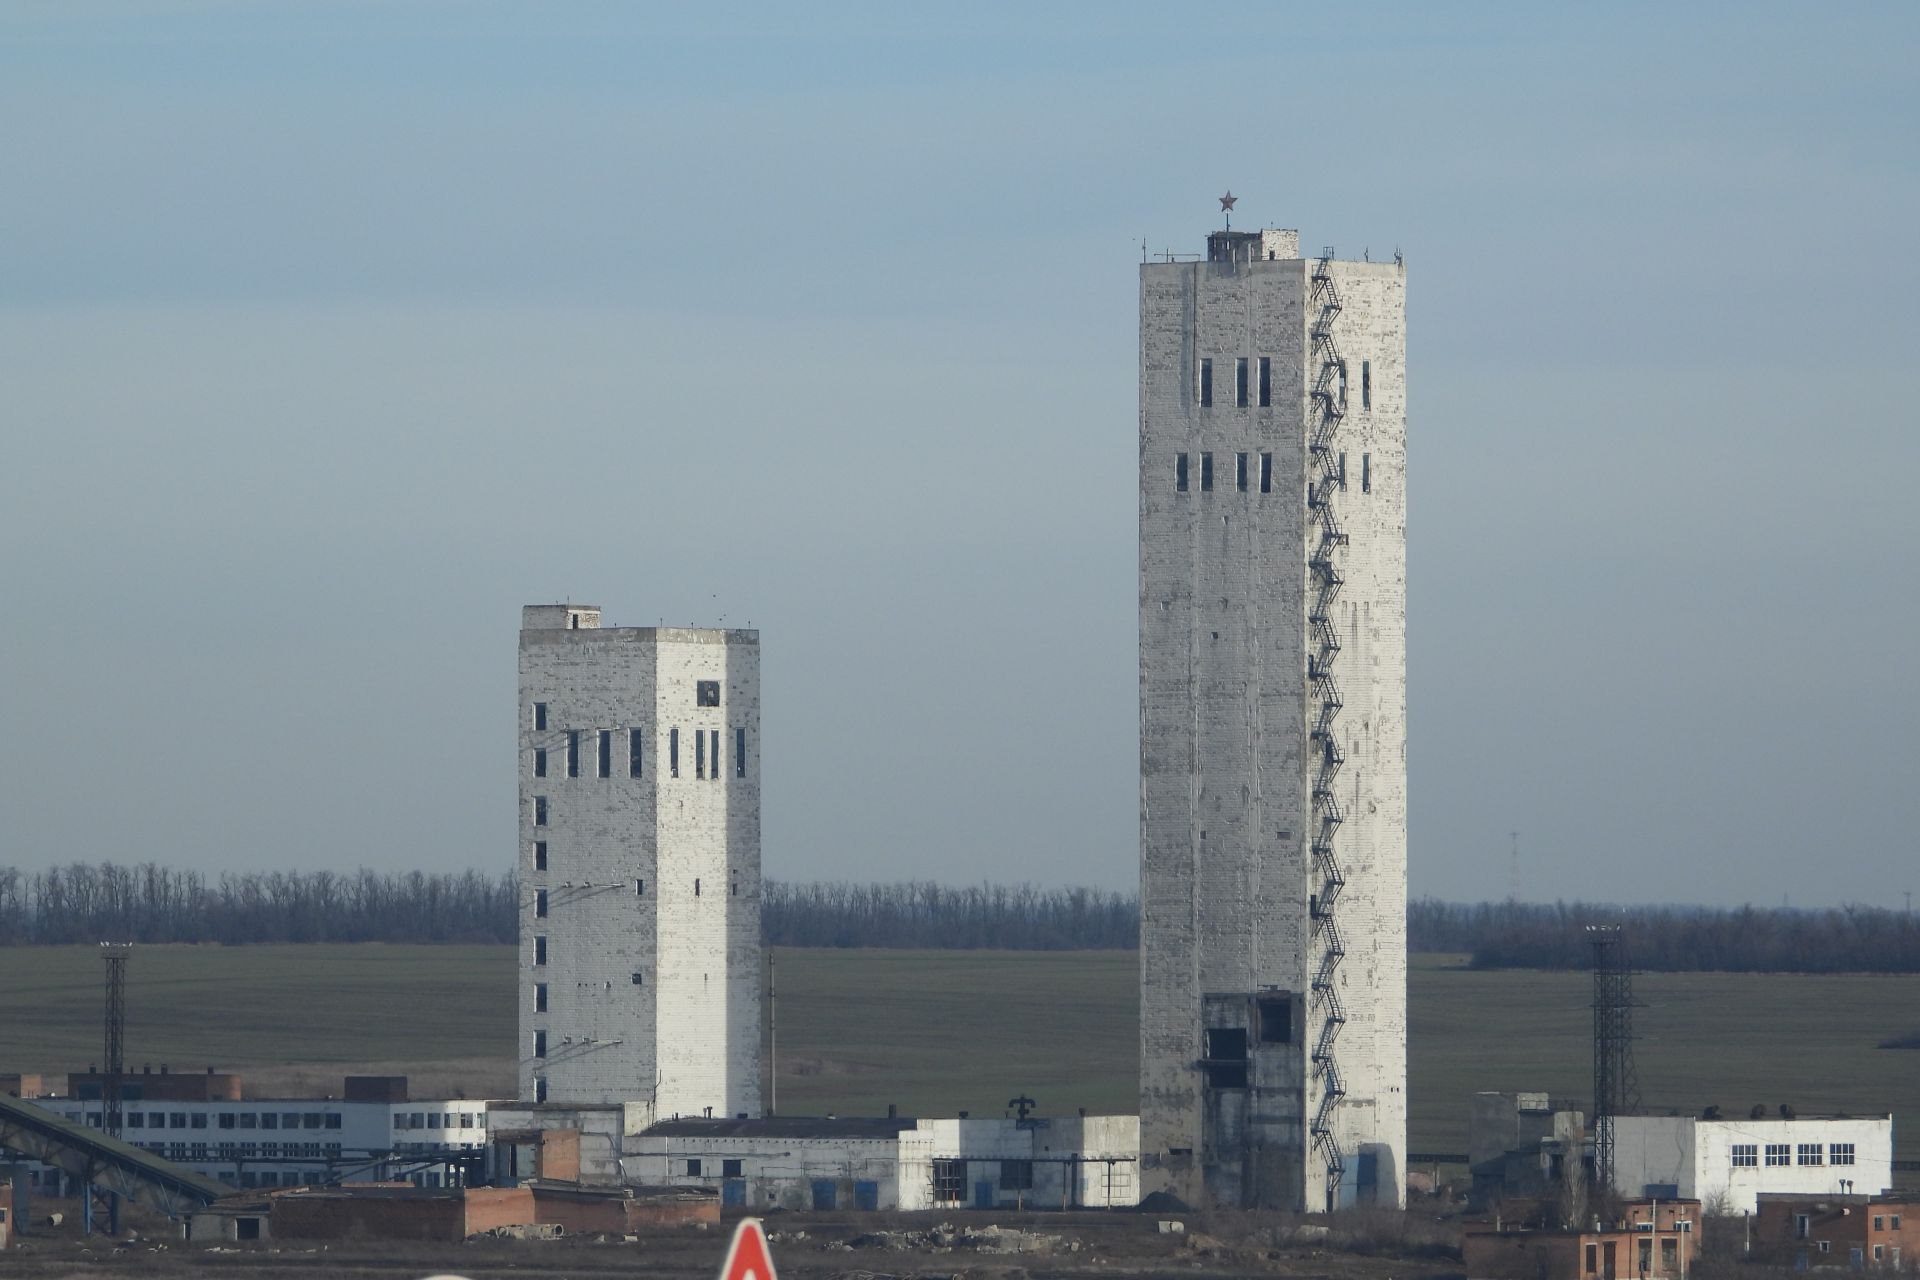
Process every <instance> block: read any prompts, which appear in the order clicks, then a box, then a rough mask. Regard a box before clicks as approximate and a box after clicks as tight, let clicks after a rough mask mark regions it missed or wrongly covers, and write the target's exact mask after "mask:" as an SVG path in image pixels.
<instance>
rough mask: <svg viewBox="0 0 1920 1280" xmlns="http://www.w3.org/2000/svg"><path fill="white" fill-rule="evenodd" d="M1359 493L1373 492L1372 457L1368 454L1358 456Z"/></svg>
mask: <svg viewBox="0 0 1920 1280" xmlns="http://www.w3.org/2000/svg"><path fill="white" fill-rule="evenodd" d="M1360 492H1362V493H1372V492H1373V455H1372V454H1370V453H1363V454H1361V455H1360Z"/></svg>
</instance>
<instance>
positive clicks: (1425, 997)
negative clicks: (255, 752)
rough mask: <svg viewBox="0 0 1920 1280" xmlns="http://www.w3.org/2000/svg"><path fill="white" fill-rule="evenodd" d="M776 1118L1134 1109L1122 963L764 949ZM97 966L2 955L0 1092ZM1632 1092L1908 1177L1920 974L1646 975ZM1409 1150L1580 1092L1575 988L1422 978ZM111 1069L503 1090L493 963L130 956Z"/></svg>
mask: <svg viewBox="0 0 1920 1280" xmlns="http://www.w3.org/2000/svg"><path fill="white" fill-rule="evenodd" d="M777 962H778V969H777V972H778V989H779V1003H778V1008H779V1064H780V1079H779V1106H780V1109H781V1110H782V1111H783V1112H787V1113H789V1114H798V1113H807V1112H812V1113H821V1112H827V1111H833V1112H838V1113H840V1114H861V1113H869V1114H871V1113H876V1112H880V1111H883V1110H884V1109H885V1107H886V1105H887V1104H888V1103H895V1104H898V1105H899V1107H900V1109H901V1111H902V1113H903V1114H909V1115H911V1114H916V1113H918V1114H928V1115H931V1114H951V1113H952V1112H954V1111H957V1110H970V1111H973V1112H974V1113H976V1114H991V1113H994V1112H998V1111H1000V1110H1002V1109H1004V1107H1005V1106H1006V1103H1007V1100H1008V1099H1010V1098H1013V1097H1015V1096H1016V1095H1019V1094H1023V1093H1024V1094H1028V1095H1031V1096H1032V1097H1034V1098H1036V1099H1038V1100H1039V1101H1040V1103H1041V1107H1042V1110H1044V1111H1049V1112H1070V1111H1072V1110H1073V1109H1074V1108H1075V1107H1083V1106H1084V1107H1087V1108H1088V1109H1090V1110H1095V1111H1130V1110H1132V1109H1133V1105H1134V1083H1133V1082H1134V1073H1135V1069H1136V1061H1137V1056H1136V1055H1137V1048H1136V1033H1135V1025H1134V1024H1135V991H1134V984H1135V957H1134V955H1133V954H1132V953H1131V952H1031V951H1027V952H1006V951H997V952H996V951H987V952H980V951H828V950H794V949H784V948H783V949H781V950H780V952H779V953H778V957H777ZM101 970H102V966H101V964H100V960H99V958H98V957H97V956H96V955H95V954H94V953H93V949H92V948H85V947H59V948H52V947H50V948H13V949H0V1071H13V1070H26V1071H36V1070H37V1071H42V1072H47V1073H50V1074H51V1073H55V1072H64V1071H67V1070H69V1069H73V1068H78V1067H85V1066H86V1065H88V1064H89V1063H92V1062H97V1061H98V1060H99V1058H100V1052H101V1032H100V1007H101ZM1635 981H1636V989H1637V992H1638V994H1639V996H1640V997H1641V999H1642V1000H1644V1001H1645V1003H1646V1008H1645V1009H1643V1010H1642V1011H1641V1013H1640V1017H1639V1030H1640V1032H1641V1036H1642V1039H1641V1041H1640V1044H1639V1046H1638V1059H1639V1073H1640V1084H1641V1093H1642V1096H1643V1099H1644V1101H1645V1103H1646V1104H1647V1105H1648V1106H1649V1107H1652V1108H1658V1109H1666V1108H1673V1109H1677V1110H1691V1109H1695V1108H1698V1107H1701V1106H1705V1105H1707V1104H1709V1103H1718V1104H1719V1105H1720V1106H1722V1107H1723V1108H1724V1109H1725V1110H1726V1111H1727V1112H1728V1114H1740V1113H1744V1112H1745V1111H1746V1109H1747V1108H1748V1107H1749V1106H1751V1105H1753V1104H1754V1103H1764V1104H1765V1105H1766V1106H1767V1107H1768V1109H1769V1110H1771V1109H1773V1108H1774V1107H1776V1106H1778V1105H1779V1104H1780V1103H1783V1102H1785V1103H1791V1104H1792V1105H1794V1106H1795V1107H1796V1108H1798V1110H1799V1111H1800V1112H1801V1114H1803V1115H1806V1114H1813V1113H1815V1112H1822V1111H1850V1112H1853V1113H1855V1114H1871V1113H1885V1112H1888V1111H1891V1112H1893V1113H1894V1114H1895V1116H1896V1134H1897V1137H1898V1141H1899V1144H1900V1148H1901V1150H1900V1152H1899V1155H1900V1156H1901V1158H1903V1159H1910V1160H1911V1159H1920V1141H1917V1139H1920V1051H1917V1050H1888V1049H1878V1048H1875V1047H1874V1046H1875V1045H1876V1044H1877V1043H1878V1042H1879V1041H1881V1040H1883V1039H1887V1038H1890V1037H1892V1036H1895V1035H1901V1034H1908V1033H1911V1032H1912V1031H1913V1030H1915V1028H1916V1026H1920V976H1915V975H1898V976H1887V975H1865V974H1862V975H1799V974H1725V973H1689V974H1645V975H1641V976H1640V977H1638V978H1637V979H1636V980H1635ZM1411 982H1412V990H1411V992H1410V1004H1411V1016H1412V1029H1411V1036H1410V1046H1409V1048H1410V1058H1411V1072H1410V1074H1411V1080H1410V1082H1409V1097H1410V1101H1411V1105H1412V1134H1411V1145H1412V1147H1413V1149H1414V1150H1417V1151H1436V1150H1437V1151H1459V1150H1463V1149H1464V1146H1465V1142H1466V1112H1467V1098H1468V1095H1470V1094H1471V1093H1473V1092H1474V1091H1475V1090H1479V1089H1545V1090H1549V1091H1551V1092H1552V1093H1553V1094H1554V1095H1555V1096H1556V1097H1566V1098H1569V1099H1573V1100H1576V1101H1577V1100H1579V1099H1582V1098H1584V1097H1585V1096H1586V1095H1587V1092H1588V1089H1589V1087H1590V1076H1589V1071H1590V1067H1589V1063H1590V1058H1589V1048H1588V1043H1589V1042H1588V1033H1589V1027H1590V1017H1589V1014H1588V1011H1587V1005H1586V1001H1587V998H1588V993H1589V979H1588V977H1587V975H1585V974H1584V973H1548V972H1539V971H1532V970H1520V971H1486V972H1481V971H1474V970H1469V969H1465V968H1463V967H1460V966H1459V965H1458V964H1457V963H1455V962H1454V960H1453V958H1451V957H1445V956H1421V957H1417V958H1416V962H1415V965H1414V969H1413V973H1412V979H1411ZM128 1006H129V1023H128V1032H127V1043H128V1057H129V1060H130V1061H131V1062H132V1063H134V1064H135V1065H136V1069H137V1066H138V1064H141V1063H151V1064H153V1066H154V1069H155V1070H158V1069H159V1064H161V1063H162V1062H165V1063H167V1064H169V1065H170V1066H171V1067H172V1069H173V1070H175V1071H182V1070H192V1071H199V1070H205V1069H206V1068H207V1067H208V1066H218V1067H221V1068H233V1069H238V1070H242V1071H245V1072H246V1073H247V1074H248V1076H249V1078H250V1080H251V1082H252V1084H253V1085H254V1086H255V1087H258V1088H261V1089H263V1090H271V1091H274V1092H304V1091H308V1090H321V1091H330V1090H332V1089H337V1088H338V1077H339V1075H340V1074H341V1073H342V1072H344V1071H347V1070H354V1071H394V1072H403V1073H406V1074H410V1075H412V1076H413V1077H414V1078H415V1089H416V1092H419V1093H422V1094H424V1093H425V1092H428V1091H432V1092H440V1091H447V1092H452V1091H456V1090H457V1091H464V1092H466V1093H467V1094H469V1095H475V1096H488V1095H491V1096H500V1095H502V1094H506V1093H510V1092H511V1091H512V1087H513V1085H512V1081H513V1064H512V1060H511V1057H510V1055H511V1054H512V1052H513V1034H514V1027H513V1009H514V987H513V951H512V949H511V948H508V947H397V946H377V945H367V946H263V947H234V948H225V947H142V948H140V949H138V950H137V951H136V952H135V953H134V958H133V961H132V965H131V970H130V978H129V982H128Z"/></svg>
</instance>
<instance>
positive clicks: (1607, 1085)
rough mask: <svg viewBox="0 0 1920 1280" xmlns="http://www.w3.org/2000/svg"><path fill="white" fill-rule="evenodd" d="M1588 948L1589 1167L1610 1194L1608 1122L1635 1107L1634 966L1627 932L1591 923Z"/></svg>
mask: <svg viewBox="0 0 1920 1280" xmlns="http://www.w3.org/2000/svg"><path fill="white" fill-rule="evenodd" d="M1587 942H1588V943H1589V944H1590V945H1591V946H1592V947H1593V1163H1594V1181H1595V1182H1596V1183H1598V1184H1599V1188H1600V1194H1601V1195H1612V1194H1613V1121H1614V1118H1615V1117H1616V1116H1625V1115H1632V1114H1634V1113H1635V1112H1636V1111H1638V1110H1639V1109H1640V1081H1639V1078H1638V1075H1637V1074H1636V1072H1635V1070H1634V1065H1633V1010H1634V1007H1635V1003H1636V1002H1635V1001H1634V998H1633V968H1632V965H1631V964H1630V963H1629V961H1628V959H1627V935H1626V929H1625V927H1624V926H1622V925H1617V924H1590V925H1588V926H1587Z"/></svg>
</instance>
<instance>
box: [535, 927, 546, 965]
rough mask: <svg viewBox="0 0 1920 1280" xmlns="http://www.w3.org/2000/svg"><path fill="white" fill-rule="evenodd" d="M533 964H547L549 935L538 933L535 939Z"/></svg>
mask: <svg viewBox="0 0 1920 1280" xmlns="http://www.w3.org/2000/svg"><path fill="white" fill-rule="evenodd" d="M533 962H534V963H535V964H545V963H546V962H547V935H546V934H544V933H537V934H535V935H534V937H533Z"/></svg>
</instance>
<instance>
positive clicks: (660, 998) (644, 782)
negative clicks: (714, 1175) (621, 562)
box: [519, 605, 761, 1122]
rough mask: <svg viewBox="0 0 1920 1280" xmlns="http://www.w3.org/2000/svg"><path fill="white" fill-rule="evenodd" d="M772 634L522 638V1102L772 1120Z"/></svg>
mask: <svg viewBox="0 0 1920 1280" xmlns="http://www.w3.org/2000/svg"><path fill="white" fill-rule="evenodd" d="M759 729H760V643H759V636H758V633H756V632H753V631H740V630H718V629H704V628H673V627H658V628H656V627H602V626H601V625H600V611H599V610H598V609H596V608H593V607H590V606H585V605H534V606H530V607H528V608H526V609H525V610H524V611H523V612H522V620H521V631H520V732H519V739H520V885H521V903H520V951H521V957H520V959H521V963H520V1018H519V1024H520V1052H519V1058H520V1096H521V1098H522V1099H523V1100H531V1101H533V1102H536V1103H539V1102H548V1101H552V1102H556V1103H638V1104H640V1105H641V1106H642V1107H643V1108H644V1110H645V1115H646V1119H647V1120H648V1121H649V1122H651V1121H652V1120H657V1119H661V1118H664V1117H671V1116H680V1115H685V1116H741V1115H746V1116H756V1115H758V1114H760V986H761V975H760V770H759V761H758V752H759Z"/></svg>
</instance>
